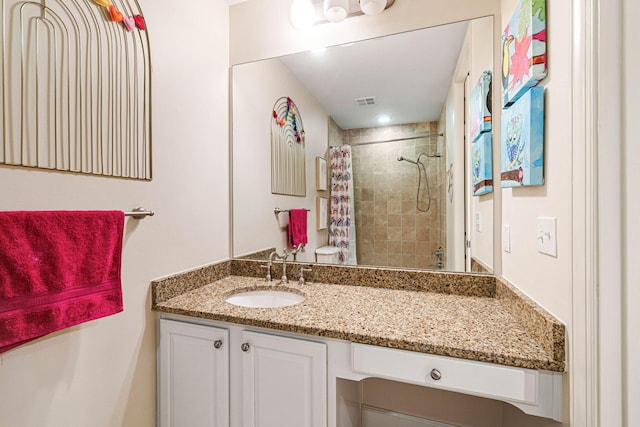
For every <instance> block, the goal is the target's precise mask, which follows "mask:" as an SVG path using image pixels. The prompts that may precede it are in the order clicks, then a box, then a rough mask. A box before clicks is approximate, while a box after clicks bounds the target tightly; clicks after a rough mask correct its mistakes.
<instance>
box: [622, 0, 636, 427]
mask: <svg viewBox="0 0 640 427" xmlns="http://www.w3.org/2000/svg"><path fill="white" fill-rule="evenodd" d="M622 16H623V17H624V22H623V29H624V30H623V37H622V39H623V49H624V50H623V58H624V61H625V64H624V67H625V68H624V70H623V73H624V80H623V85H624V86H623V87H624V95H623V99H624V118H623V120H624V128H623V132H624V134H623V140H624V143H623V156H624V159H625V162H624V164H623V168H624V174H625V175H624V177H623V178H624V184H623V203H624V204H623V218H622V220H623V221H624V222H623V227H624V228H623V230H624V231H623V236H626V237H625V238H624V248H623V253H624V255H623V260H624V261H623V262H624V264H623V266H624V270H623V286H624V291H623V292H624V293H623V301H624V303H623V316H624V337H623V340H625V341H626V344H625V346H624V348H623V352H624V353H623V358H624V359H623V387H624V393H625V395H624V402H623V408H624V411H625V414H624V418H623V420H624V422H626V425H627V426H635V425H640V405H638V402H640V366H639V365H638V363H637V360H638V354H640V334H638V329H637V327H638V325H640V310H638V305H639V304H640V286H638V283H640V263H638V259H639V258H640V253H639V251H638V236H640V223H638V218H639V217H640V197H638V192H637V186H638V182H640V149H639V147H638V143H637V140H638V135H640V122H639V121H638V117H640V88H639V87H638V81H637V80H638V76H640V56H639V55H638V54H637V43H634V41H633V40H637V38H636V39H634V38H633V37H634V35H636V36H637V28H636V27H637V25H638V22H640V3H639V2H638V1H637V0H625V1H624V2H623V14H622Z"/></svg>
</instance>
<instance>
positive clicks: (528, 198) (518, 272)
mask: <svg viewBox="0 0 640 427" xmlns="http://www.w3.org/2000/svg"><path fill="white" fill-rule="evenodd" d="M517 2H518V0H502V24H501V28H504V27H505V26H506V24H507V23H508V21H509V19H510V18H511V15H512V14H513V11H514V10H515V7H516V4H517ZM547 11H548V13H547V34H549V41H548V46H549V47H548V49H547V55H548V64H549V75H548V77H547V78H545V79H544V80H543V81H542V82H540V84H539V85H540V86H543V87H544V88H545V140H544V143H545V150H544V181H545V183H544V185H543V186H541V187H524V188H513V189H511V188H507V189H503V190H502V224H503V225H510V226H511V253H506V252H502V276H503V277H505V278H506V279H507V280H509V281H510V282H512V283H514V284H515V285H516V286H518V288H520V289H521V290H522V291H523V292H525V293H526V294H527V295H529V296H530V297H532V298H533V299H534V300H535V301H536V302H538V303H539V304H541V305H542V306H543V307H545V308H546V309H547V310H548V311H549V312H551V313H552V314H553V315H555V316H556V317H557V318H559V319H560V320H561V321H562V322H563V323H565V324H567V325H568V326H570V321H571V313H572V311H571V257H572V254H571V221H572V217H571V155H572V146H571V137H572V135H571V126H569V125H568V124H569V123H571V119H572V116H571V111H572V110H571V91H570V90H569V88H570V87H571V61H572V57H571V55H570V52H571V5H570V3H569V2H566V1H564V0H547ZM539 216H548V217H556V218H557V224H558V257H557V258H554V257H550V256H548V255H543V254H541V253H539V252H538V251H537V249H536V244H537V240H536V218H537V217H539Z"/></svg>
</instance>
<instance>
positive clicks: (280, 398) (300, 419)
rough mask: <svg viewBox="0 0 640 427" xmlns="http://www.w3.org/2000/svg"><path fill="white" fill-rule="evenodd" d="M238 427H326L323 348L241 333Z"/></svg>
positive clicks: (287, 339) (272, 336)
mask: <svg viewBox="0 0 640 427" xmlns="http://www.w3.org/2000/svg"><path fill="white" fill-rule="evenodd" d="M241 336H242V344H241V345H240V346H241V350H242V351H243V353H244V354H243V355H242V397H243V405H242V413H243V420H244V422H243V427H258V426H260V427H284V426H296V427H326V425H327V349H326V345H325V344H324V343H319V342H313V341H305V340H299V339H293V338H285V337H280V336H275V335H268V334H263V333H255V332H248V331H242V333H241Z"/></svg>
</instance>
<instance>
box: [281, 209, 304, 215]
mask: <svg viewBox="0 0 640 427" xmlns="http://www.w3.org/2000/svg"><path fill="white" fill-rule="evenodd" d="M283 212H289V209H280V208H275V209H274V210H273V213H274V214H276V215H278V214H280V213H283ZM307 212H311V209H307Z"/></svg>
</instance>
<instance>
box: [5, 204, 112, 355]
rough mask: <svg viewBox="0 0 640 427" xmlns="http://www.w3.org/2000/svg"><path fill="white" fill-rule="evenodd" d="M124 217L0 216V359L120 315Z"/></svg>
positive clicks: (66, 214)
mask: <svg viewBox="0 0 640 427" xmlns="http://www.w3.org/2000/svg"><path fill="white" fill-rule="evenodd" d="M123 229H124V213H123V212H122V211H38V212H36V211H34V212H26V211H20V212H0V353H3V352H5V351H7V350H9V349H11V348H14V347H17V346H19V345H21V344H23V343H26V342H28V341H31V340H33V339H36V338H39V337H41V336H44V335H46V334H49V333H52V332H55V331H58V330H60V329H64V328H67V327H69V326H73V325H77V324H79V323H82V322H87V321H89V320H93V319H98V318H100V317H105V316H109V315H111V314H115V313H119V312H120V311H122V310H123V306H122V285H121V257H122V237H123Z"/></svg>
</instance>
